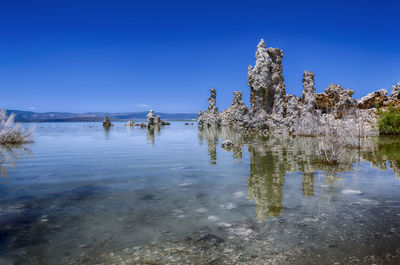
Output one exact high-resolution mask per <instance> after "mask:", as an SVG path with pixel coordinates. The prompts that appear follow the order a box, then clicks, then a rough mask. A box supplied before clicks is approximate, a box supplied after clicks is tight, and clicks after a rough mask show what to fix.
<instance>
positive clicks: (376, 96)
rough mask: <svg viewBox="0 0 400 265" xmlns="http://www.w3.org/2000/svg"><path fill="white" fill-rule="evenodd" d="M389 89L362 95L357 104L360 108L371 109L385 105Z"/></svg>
mask: <svg viewBox="0 0 400 265" xmlns="http://www.w3.org/2000/svg"><path fill="white" fill-rule="evenodd" d="M386 95H387V90H386V89H381V90H378V91H375V92H372V93H369V94H368V95H366V96H364V97H362V98H361V99H360V100H359V101H358V104H357V107H358V108H359V109H371V108H377V107H381V106H383V102H384V101H385V100H386V99H387V98H386Z"/></svg>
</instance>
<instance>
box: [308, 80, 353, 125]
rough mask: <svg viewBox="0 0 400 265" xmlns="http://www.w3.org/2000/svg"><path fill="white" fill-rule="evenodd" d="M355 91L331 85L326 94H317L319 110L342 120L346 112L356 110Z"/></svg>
mask: <svg viewBox="0 0 400 265" xmlns="http://www.w3.org/2000/svg"><path fill="white" fill-rule="evenodd" d="M353 94H354V90H352V89H344V88H343V87H342V86H340V85H337V84H330V85H329V86H328V88H327V89H325V92H324V93H320V94H316V97H315V98H316V104H317V108H318V109H320V110H322V112H323V113H329V114H333V115H334V116H335V117H336V118H342V117H343V116H344V115H345V111H346V110H348V109H352V108H355V107H356V105H357V100H356V99H353V98H352V96H353Z"/></svg>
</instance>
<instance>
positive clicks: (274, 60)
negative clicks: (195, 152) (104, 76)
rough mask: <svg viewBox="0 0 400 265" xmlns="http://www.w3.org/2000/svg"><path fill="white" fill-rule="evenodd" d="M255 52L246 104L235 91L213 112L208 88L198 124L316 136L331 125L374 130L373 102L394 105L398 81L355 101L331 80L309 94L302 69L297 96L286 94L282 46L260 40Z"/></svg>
mask: <svg viewBox="0 0 400 265" xmlns="http://www.w3.org/2000/svg"><path fill="white" fill-rule="evenodd" d="M255 57H256V63H255V65H254V67H252V66H249V67H248V85H249V87H250V106H251V107H250V109H248V108H247V107H246V105H245V104H244V102H243V101H242V94H241V92H236V91H235V92H234V98H233V102H232V104H231V106H230V107H229V108H228V109H226V110H224V111H222V112H221V114H219V113H218V108H217V105H216V91H215V89H211V90H210V91H211V96H210V98H209V99H208V102H209V106H208V108H207V110H206V111H205V112H202V111H200V112H199V118H198V125H199V127H203V126H210V125H226V126H239V127H243V128H244V129H245V131H250V132H252V131H262V132H263V133H294V134H303V135H321V134H324V133H326V132H327V131H329V130H327V129H326V128H328V127H329V128H330V129H333V127H335V128H334V130H337V128H341V127H346V128H345V130H346V131H349V132H350V134H351V131H354V130H357V131H358V132H360V131H363V132H366V134H369V133H371V134H376V130H374V129H373V128H374V126H375V125H376V120H377V110H376V107H378V106H379V107H387V106H389V105H393V106H400V83H398V84H397V85H396V86H393V91H392V93H391V95H390V96H389V97H387V96H386V94H387V91H386V90H385V89H382V90H379V91H376V92H373V93H370V94H368V95H367V96H365V97H363V98H361V99H360V100H359V101H357V100H356V99H353V94H354V90H352V89H344V88H343V87H342V86H340V85H337V84H330V85H329V86H328V88H326V89H325V91H324V92H323V93H318V94H315V91H316V89H315V83H314V73H312V72H310V71H305V72H304V74H303V88H304V90H303V93H302V95H301V98H297V97H296V96H294V95H286V90H285V84H284V78H283V75H282V71H283V70H282V58H283V52H282V50H280V49H278V48H267V45H266V44H265V42H264V40H263V39H261V41H260V43H259V44H258V45H257V51H256V54H255ZM322 127H324V128H322ZM325 127H326V128H325ZM331 131H332V130H331Z"/></svg>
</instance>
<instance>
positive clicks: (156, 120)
mask: <svg viewBox="0 0 400 265" xmlns="http://www.w3.org/2000/svg"><path fill="white" fill-rule="evenodd" d="M160 125H171V123H169V122H165V121H163V120H161V117H160V115H157V117H154V111H153V110H150V111H149V114H147V116H146V127H147V128H152V127H154V126H160Z"/></svg>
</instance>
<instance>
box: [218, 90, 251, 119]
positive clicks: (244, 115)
mask: <svg viewBox="0 0 400 265" xmlns="http://www.w3.org/2000/svg"><path fill="white" fill-rule="evenodd" d="M248 114H249V108H248V107H247V106H246V104H244V102H243V100H242V92H238V91H234V92H233V102H232V104H231V105H230V107H229V108H228V109H226V110H224V111H222V112H221V115H220V118H221V124H222V125H231V126H236V125H239V126H243V125H244V123H245V121H246V120H247V119H248Z"/></svg>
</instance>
